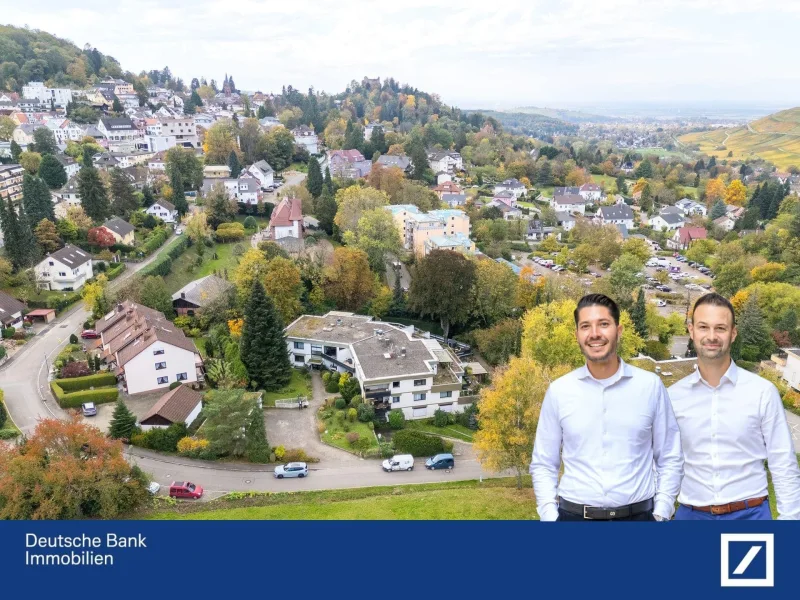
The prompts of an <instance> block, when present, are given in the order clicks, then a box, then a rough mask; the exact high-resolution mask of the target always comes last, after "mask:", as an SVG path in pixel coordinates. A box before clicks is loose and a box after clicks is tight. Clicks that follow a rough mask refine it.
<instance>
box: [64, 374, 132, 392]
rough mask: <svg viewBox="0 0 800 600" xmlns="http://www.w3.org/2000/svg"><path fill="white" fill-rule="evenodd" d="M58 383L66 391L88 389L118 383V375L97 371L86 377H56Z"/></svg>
mask: <svg viewBox="0 0 800 600" xmlns="http://www.w3.org/2000/svg"><path fill="white" fill-rule="evenodd" d="M55 383H57V384H58V385H59V386H60V387H61V389H62V390H64V391H65V392H67V393H69V392H77V391H80V390H88V389H89V388H91V387H95V388H99V387H106V386H110V385H113V386H115V387H116V385H117V377H116V375H114V374H113V373H97V374H96V375H87V376H86V377H75V378H74V379H67V380H64V379H56V380H55Z"/></svg>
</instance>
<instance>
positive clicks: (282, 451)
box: [275, 446, 286, 460]
mask: <svg viewBox="0 0 800 600" xmlns="http://www.w3.org/2000/svg"><path fill="white" fill-rule="evenodd" d="M284 456H286V448H285V447H283V446H278V447H277V448H275V458H276V459H277V460H283V457H284Z"/></svg>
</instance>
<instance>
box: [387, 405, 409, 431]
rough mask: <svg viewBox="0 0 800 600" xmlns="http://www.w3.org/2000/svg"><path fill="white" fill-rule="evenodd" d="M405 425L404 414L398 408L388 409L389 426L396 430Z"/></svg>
mask: <svg viewBox="0 0 800 600" xmlns="http://www.w3.org/2000/svg"><path fill="white" fill-rule="evenodd" d="M405 426H406V416H405V415H404V414H403V411H402V410H400V409H399V408H395V409H393V410H390V411H389V427H391V428H392V429H394V430H395V431H397V430H398V429H402V428H403V427H405Z"/></svg>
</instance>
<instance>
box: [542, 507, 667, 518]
mask: <svg viewBox="0 0 800 600" xmlns="http://www.w3.org/2000/svg"><path fill="white" fill-rule="evenodd" d="M556 520H557V521H593V520H595V519H584V518H583V517H581V516H579V515H575V514H572V513H571V512H567V511H565V510H563V509H561V508H559V509H558V519H556ZM611 520H612V521H655V520H656V518H655V517H654V516H653V511H652V510H648V511H645V512H643V513H639V514H638V515H633V516H632V517H624V518H622V519H611Z"/></svg>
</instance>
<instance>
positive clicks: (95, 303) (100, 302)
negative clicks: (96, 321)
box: [81, 273, 110, 318]
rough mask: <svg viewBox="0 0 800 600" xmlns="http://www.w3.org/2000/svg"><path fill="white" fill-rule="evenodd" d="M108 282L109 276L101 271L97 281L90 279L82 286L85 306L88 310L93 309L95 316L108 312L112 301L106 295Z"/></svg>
mask: <svg viewBox="0 0 800 600" xmlns="http://www.w3.org/2000/svg"><path fill="white" fill-rule="evenodd" d="M107 283H108V278H106V276H105V275H103V274H102V273H101V274H100V275H98V276H97V279H96V280H95V281H90V282H88V283H86V284H85V285H84V286H83V287H82V288H81V298H83V306H84V308H86V310H88V311H91V312H92V316H94V317H95V318H99V317H101V316H103V315H105V314H107V313H108V309H109V304H110V302H109V300H108V297H107V296H106V284H107Z"/></svg>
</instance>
